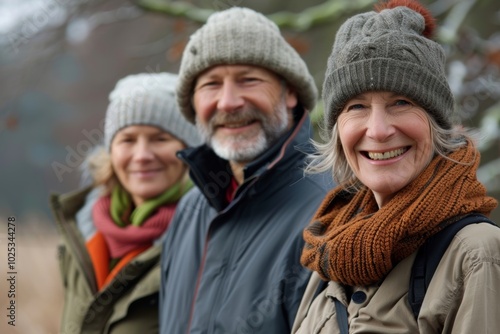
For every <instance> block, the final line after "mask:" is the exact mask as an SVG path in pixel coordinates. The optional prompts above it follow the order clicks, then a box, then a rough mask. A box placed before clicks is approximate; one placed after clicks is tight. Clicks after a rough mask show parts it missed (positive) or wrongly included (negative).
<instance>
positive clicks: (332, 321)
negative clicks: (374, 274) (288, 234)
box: [292, 224, 500, 334]
mask: <svg viewBox="0 0 500 334" xmlns="http://www.w3.org/2000/svg"><path fill="white" fill-rule="evenodd" d="M415 256H416V253H414V254H412V255H411V256H409V257H408V258H406V259H404V260H403V261H401V262H400V263H399V264H398V265H397V266H396V267H394V269H393V270H392V271H391V272H390V273H389V275H388V276H387V277H386V278H385V279H384V280H383V281H382V282H381V284H380V285H374V286H367V287H354V288H353V291H352V292H353V294H352V298H351V301H350V302H348V301H347V298H346V293H345V289H344V287H343V286H342V285H340V284H338V283H336V282H329V284H328V287H327V288H326V289H325V290H324V291H322V292H321V293H320V294H319V295H318V296H317V297H316V298H315V299H314V301H313V300H312V298H313V296H314V294H315V291H316V288H317V286H318V285H319V283H320V281H321V279H320V277H319V275H318V274H317V273H314V274H313V275H312V277H311V280H310V281H309V285H308V287H307V289H306V292H305V294H304V297H303V299H302V302H301V305H300V307H299V311H298V313H297V317H296V319H295V323H294V326H293V329H292V333H300V334H316V333H328V334H335V333H340V330H339V328H338V324H337V320H336V312H335V304H334V302H333V298H337V299H338V300H340V301H341V302H342V303H343V304H344V305H346V306H347V310H348V313H349V333H384V334H391V333H394V334H396V333H397V334H402V333H425V334H431V333H450V334H459V333H460V334H471V333H474V334H479V333H481V334H483V333H491V334H493V333H495V334H497V333H500V228H497V227H495V226H492V225H490V224H472V225H469V226H466V227H464V228H463V229H462V230H461V231H459V232H458V233H457V235H456V236H455V238H454V239H453V241H452V242H451V244H450V246H449V247H448V250H447V251H446V253H445V254H444V255H443V257H442V259H441V262H440V263H439V266H438V267H437V269H436V272H435V273H434V276H433V279H432V281H431V284H430V286H429V288H428V290H427V293H426V295H425V299H424V301H423V304H422V309H421V310H420V314H419V318H418V323H417V321H415V318H414V316H413V313H412V311H411V308H410V306H409V304H408V296H407V295H408V286H409V280H410V271H411V267H412V264H413V260H414V259H415ZM311 303H312V304H311Z"/></svg>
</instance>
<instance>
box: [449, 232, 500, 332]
mask: <svg viewBox="0 0 500 334" xmlns="http://www.w3.org/2000/svg"><path fill="white" fill-rule="evenodd" d="M497 230H498V228H497ZM496 248H497V253H498V250H499V249H500V239H497V241H496ZM464 274H465V277H464V286H463V297H462V300H460V301H459V304H458V309H457V312H456V316H455V320H454V324H453V327H452V328H453V329H452V331H451V333H461V334H462V333H463V334H465V333H493V332H497V331H498V329H499V328H500V313H499V311H498V307H499V304H498V303H499V301H500V257H499V256H498V254H496V256H494V257H491V258H485V259H483V260H482V261H478V262H477V263H475V264H474V265H473V266H472V268H470V271H469V272H466V273H464Z"/></svg>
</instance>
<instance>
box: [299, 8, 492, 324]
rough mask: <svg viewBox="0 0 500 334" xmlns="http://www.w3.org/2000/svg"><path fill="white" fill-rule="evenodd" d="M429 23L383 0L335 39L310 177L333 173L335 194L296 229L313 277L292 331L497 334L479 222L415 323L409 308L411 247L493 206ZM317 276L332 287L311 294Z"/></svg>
mask: <svg viewBox="0 0 500 334" xmlns="http://www.w3.org/2000/svg"><path fill="white" fill-rule="evenodd" d="M434 27H435V23H434V19H433V18H432V16H431V15H430V13H429V12H428V11H427V10H426V9H425V8H423V7H422V6H421V5H420V4H419V3H417V2H416V1H397V0H396V1H393V0H392V1H389V2H388V3H381V4H379V5H378V6H376V11H372V12H368V13H363V14H360V15H356V16H354V17H352V18H350V19H349V20H348V21H346V22H345V23H344V24H343V25H342V26H341V27H340V29H339V31H338V33H337V35H336V40H335V43H334V45H333V50H332V54H331V56H330V58H329V60H328V65H327V72H326V76H325V82H324V86H323V99H324V106H325V125H324V128H325V129H326V131H327V136H328V141H327V142H326V143H325V144H316V146H317V148H318V152H319V153H318V154H317V155H316V156H314V157H313V158H312V162H311V164H310V165H309V167H308V170H309V172H320V171H328V170H329V171H332V172H333V176H334V178H335V179H336V181H337V182H338V184H339V185H340V186H339V187H338V188H336V189H334V190H332V191H331V192H330V193H329V194H328V195H327V197H326V198H325V200H324V201H323V203H322V204H321V206H320V208H319V209H318V211H317V213H316V215H315V217H314V219H313V221H312V222H311V224H310V225H309V227H307V228H306V229H305V231H304V238H305V241H306V245H305V247H304V250H303V253H302V259H301V260H302V264H303V265H305V266H307V267H308V268H310V269H311V270H313V271H314V274H313V276H312V278H311V281H310V283H309V286H308V288H307V291H306V293H305V295H304V298H303V300H302V304H301V307H300V309H299V312H298V315H297V318H296V320H295V324H294V328H293V332H294V333H384V334H387V333H426V334H428V333H486V332H491V331H498V329H499V328H500V316H499V314H498V306H499V301H500V285H499V284H500V283H499V282H500V228H498V227H496V226H493V225H492V224H489V223H485V222H483V221H481V222H479V223H476V224H471V225H468V226H465V227H463V228H462V229H461V230H459V231H458V233H457V234H456V235H455V236H454V238H453V240H452V241H451V243H450V244H449V246H448V248H447V250H446V252H445V253H444V255H443V256H442V258H441V261H440V262H439V265H438V267H437V269H436V271H435V273H434V276H433V277H432V280H431V281H430V284H429V287H428V289H427V292H426V293H425V297H424V299H423V303H422V305H421V309H420V312H419V313H418V315H417V316H415V315H414V314H413V312H412V309H411V307H410V304H409V302H408V292H409V282H410V273H411V270H412V265H413V261H414V259H415V258H416V253H417V251H418V250H419V248H420V247H421V246H422V245H424V244H425V242H426V241H427V240H428V239H429V238H430V237H431V236H434V235H435V234H436V233H438V232H439V231H441V230H442V229H444V228H445V227H447V226H449V225H451V224H454V223H455V222H457V221H459V220H461V219H462V218H463V217H466V216H467V215H469V214H472V213H474V214H483V215H486V216H487V215H489V214H490V212H491V211H492V210H493V209H494V208H495V207H496V205H497V202H496V200H495V199H493V198H491V197H488V196H487V195H486V189H485V187H484V186H483V185H482V184H481V183H480V182H479V181H478V180H477V179H476V170H477V167H478V165H479V160H480V157H479V152H478V151H477V149H476V147H475V144H474V140H473V136H472V135H471V134H470V132H469V131H467V130H465V129H464V128H463V127H461V126H458V125H456V124H453V123H452V118H453V116H454V115H453V113H454V106H453V96H452V94H451V91H450V88H449V85H448V83H447V81H446V77H445V56H444V51H443V49H442V48H441V47H440V46H439V45H438V44H437V43H436V42H434V41H433V40H431V39H430V38H431V35H432V32H433V30H434ZM485 219H486V218H485ZM321 281H328V282H329V283H328V285H327V286H326V287H324V288H322V289H321V288H318V287H319V286H322V285H321V284H320V283H321ZM342 314H344V316H342ZM342 319H345V321H344V320H342Z"/></svg>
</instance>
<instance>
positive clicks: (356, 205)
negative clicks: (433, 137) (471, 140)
mask: <svg viewBox="0 0 500 334" xmlns="http://www.w3.org/2000/svg"><path fill="white" fill-rule="evenodd" d="M450 159H451V160H450ZM452 160H455V161H458V163H457V162H455V161H452ZM478 165H479V152H477V150H476V149H475V148H474V147H473V145H471V144H469V145H468V147H465V148H462V149H460V150H458V151H456V152H453V153H451V154H450V155H449V159H445V158H443V157H441V156H439V155H438V156H436V157H435V158H434V159H433V160H432V161H431V163H430V164H429V166H428V167H427V168H426V169H425V170H424V171H423V172H422V173H421V174H420V175H419V176H418V177H417V178H416V179H415V180H414V181H413V182H411V183H410V184H408V185H407V186H406V187H405V188H403V189H402V190H400V191H399V192H398V193H397V194H396V195H395V196H394V197H393V198H392V199H391V200H390V201H389V202H388V203H387V204H385V205H384V206H383V207H382V208H380V209H379V208H378V206H377V203H376V201H375V198H374V196H373V193H372V192H371V191H370V190H369V189H366V188H365V189H364V190H361V191H359V192H358V193H356V194H349V193H348V192H346V191H345V190H342V189H341V188H340V187H338V188H336V189H334V190H332V191H331V192H330V193H329V194H328V195H327V197H326V198H325V200H324V201H323V203H322V204H321V206H320V208H319V209H318V211H317V213H316V215H315V217H314V218H313V220H312V223H311V224H310V226H308V227H307V228H306V229H305V230H304V239H305V241H306V245H305V247H304V250H303V252H302V257H301V262H302V264H303V265H305V266H307V267H308V268H310V269H312V270H314V271H316V272H318V273H319V275H320V276H321V277H322V278H323V279H325V280H332V281H336V282H340V283H343V284H347V285H350V286H366V285H370V284H375V283H377V282H379V281H380V280H382V279H383V278H384V277H385V276H386V275H387V274H388V273H389V271H391V269H392V268H393V267H394V266H395V265H396V264H397V263H399V262H400V261H401V260H402V259H404V258H406V257H407V256H409V255H410V254H412V253H413V252H415V251H416V250H417V249H418V248H419V247H420V246H421V245H422V244H423V243H424V242H425V240H426V239H427V238H429V237H430V236H432V235H433V234H435V233H436V232H438V231H440V230H441V229H442V228H443V227H445V226H447V224H451V223H453V222H454V221H456V220H458V219H460V217H462V216H464V215H466V214H469V213H472V212H477V213H482V214H485V215H488V214H489V213H490V212H491V211H492V210H493V209H494V208H495V207H496V205H497V202H496V200H495V199H493V198H491V197H488V196H486V189H485V188H484V186H483V185H482V184H481V183H480V182H479V181H478V180H477V179H476V170H477V167H478Z"/></svg>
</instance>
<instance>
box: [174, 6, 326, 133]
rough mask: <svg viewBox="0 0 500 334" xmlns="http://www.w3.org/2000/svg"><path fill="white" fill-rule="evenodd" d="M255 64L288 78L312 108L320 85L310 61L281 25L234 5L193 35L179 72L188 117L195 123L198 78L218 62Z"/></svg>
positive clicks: (179, 97)
mask: <svg viewBox="0 0 500 334" xmlns="http://www.w3.org/2000/svg"><path fill="white" fill-rule="evenodd" d="M222 64H226V65H255V66H260V67H263V68H266V69H268V70H270V71H272V72H274V73H276V74H278V75H279V76H281V77H283V78H284V79H285V80H286V81H287V83H288V84H289V85H290V86H291V87H292V88H293V89H294V90H295V91H296V92H297V94H298V97H299V102H300V103H301V104H302V106H303V107H304V108H306V109H308V110H312V109H313V108H314V106H315V104H316V100H317V95H318V93H317V88H316V84H315V83H314V79H313V78H312V76H311V74H310V73H309V70H308V69H307V65H306V64H305V62H304V61H303V60H302V58H301V57H300V56H299V54H298V53H297V52H296V51H295V50H294V49H293V48H292V47H291V46H290V44H288V43H287V42H286V40H285V39H284V38H283V36H281V33H280V31H279V28H278V26H277V25H276V24H275V23H274V22H272V21H270V20H269V19H267V18H266V17H265V16H264V15H262V14H260V13H257V12H255V11H253V10H251V9H248V8H240V7H233V8H230V9H227V10H224V11H221V12H217V13H214V14H212V15H211V16H210V17H209V18H208V20H207V23H206V24H205V25H204V26H203V27H201V28H200V29H198V30H197V31H196V32H195V33H194V34H193V35H192V36H191V38H190V40H189V42H188V44H187V45H186V48H185V49H184V53H183V55H182V62H181V66H180V70H179V81H178V85H177V100H178V103H179V107H180V109H181V111H182V113H183V114H184V116H185V117H186V118H187V119H188V120H189V121H190V122H191V123H194V122H195V112H194V110H193V108H192V105H191V97H192V94H193V88H194V85H195V81H196V78H197V77H198V75H199V74H200V73H201V72H203V71H204V70H206V69H208V68H210V67H212V66H215V65H222Z"/></svg>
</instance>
